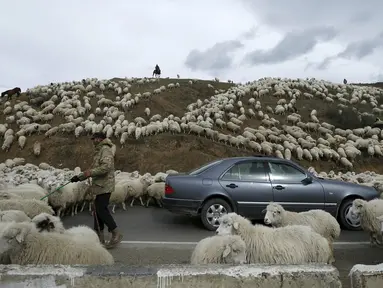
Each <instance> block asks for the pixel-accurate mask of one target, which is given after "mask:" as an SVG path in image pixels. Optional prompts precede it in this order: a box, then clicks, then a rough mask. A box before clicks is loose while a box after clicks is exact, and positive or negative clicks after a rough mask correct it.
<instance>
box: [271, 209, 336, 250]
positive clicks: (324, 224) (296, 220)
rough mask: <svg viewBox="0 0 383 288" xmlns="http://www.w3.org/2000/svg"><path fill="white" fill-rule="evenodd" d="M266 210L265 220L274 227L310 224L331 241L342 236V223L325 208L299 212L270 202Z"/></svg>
mask: <svg viewBox="0 0 383 288" xmlns="http://www.w3.org/2000/svg"><path fill="white" fill-rule="evenodd" d="M265 210H266V215H265V219H264V222H265V224H267V225H272V226H273V227H284V226H287V225H308V226H310V227H311V228H312V229H313V230H314V231H315V232H317V233H319V234H320V235H322V236H323V237H325V238H327V239H328V240H329V241H330V242H333V241H334V240H336V239H338V238H339V236H340V225H339V223H338V221H337V220H336V219H335V218H334V217H333V216H332V215H331V214H330V213H328V212H326V211H324V210H320V209H313V210H309V211H304V212H300V213H297V212H293V211H287V210H285V209H284V208H283V207H282V205H280V204H277V203H270V204H269V205H267V207H266V209H265Z"/></svg>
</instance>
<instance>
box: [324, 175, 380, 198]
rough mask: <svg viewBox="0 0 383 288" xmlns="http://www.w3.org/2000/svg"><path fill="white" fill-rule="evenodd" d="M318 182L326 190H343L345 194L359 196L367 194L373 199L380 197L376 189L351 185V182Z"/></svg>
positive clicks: (332, 180)
mask: <svg viewBox="0 0 383 288" xmlns="http://www.w3.org/2000/svg"><path fill="white" fill-rule="evenodd" d="M318 180H319V181H320V183H321V184H322V185H323V187H324V188H325V189H331V190H334V189H336V190H341V191H344V192H348V193H352V194H359V195H360V194H365V193H367V194H368V195H370V196H371V197H377V196H379V194H378V192H377V191H376V190H375V188H374V187H370V186H365V185H361V184H356V183H351V182H345V181H341V180H334V179H323V178H318Z"/></svg>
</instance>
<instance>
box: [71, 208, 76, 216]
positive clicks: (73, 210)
mask: <svg viewBox="0 0 383 288" xmlns="http://www.w3.org/2000/svg"><path fill="white" fill-rule="evenodd" d="M71 210H72V211H71V212H72V213H71V215H72V217H73V216H74V210H75V205H72V209H71Z"/></svg>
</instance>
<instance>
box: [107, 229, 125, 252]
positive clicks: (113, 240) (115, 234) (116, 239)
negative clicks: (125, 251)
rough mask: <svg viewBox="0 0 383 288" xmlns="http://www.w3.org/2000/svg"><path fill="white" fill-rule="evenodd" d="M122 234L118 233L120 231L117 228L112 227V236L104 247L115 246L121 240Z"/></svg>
mask: <svg viewBox="0 0 383 288" xmlns="http://www.w3.org/2000/svg"><path fill="white" fill-rule="evenodd" d="M122 237H123V236H122V234H121V233H120V231H118V229H117V228H116V229H114V230H113V231H112V238H111V239H110V241H109V243H108V244H107V245H106V248H108V249H112V248H114V247H116V246H117V245H118V244H119V243H120V242H121V240H122Z"/></svg>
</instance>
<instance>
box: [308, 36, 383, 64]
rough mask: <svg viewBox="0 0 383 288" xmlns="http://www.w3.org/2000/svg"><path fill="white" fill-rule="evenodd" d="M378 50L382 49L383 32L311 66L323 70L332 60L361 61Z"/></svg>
mask: <svg viewBox="0 0 383 288" xmlns="http://www.w3.org/2000/svg"><path fill="white" fill-rule="evenodd" d="M379 48H383V32H382V33H379V34H378V35H376V36H375V37H373V38H370V39H365V40H360V41H354V42H351V43H350V44H348V45H347V47H346V48H345V49H344V50H343V51H342V52H340V53H338V54H336V55H333V56H330V57H327V58H325V59H324V60H323V61H322V62H320V63H319V64H316V65H313V66H315V68H317V69H318V70H324V69H327V68H328V67H329V66H330V65H331V63H332V62H333V61H334V60H336V59H339V58H343V59H347V60H361V59H363V58H365V57H367V56H370V55H372V54H373V53H374V52H375V51H376V50H377V49H379Z"/></svg>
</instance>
